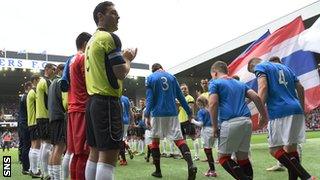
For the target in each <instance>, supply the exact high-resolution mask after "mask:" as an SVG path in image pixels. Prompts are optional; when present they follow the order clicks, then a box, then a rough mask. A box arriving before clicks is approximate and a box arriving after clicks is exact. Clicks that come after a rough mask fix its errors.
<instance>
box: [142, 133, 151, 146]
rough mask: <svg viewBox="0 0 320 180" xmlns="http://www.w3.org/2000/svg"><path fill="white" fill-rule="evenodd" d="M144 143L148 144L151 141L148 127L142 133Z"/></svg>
mask: <svg viewBox="0 0 320 180" xmlns="http://www.w3.org/2000/svg"><path fill="white" fill-rule="evenodd" d="M144 143H145V144H146V145H149V144H151V143H152V137H151V131H150V130H148V129H147V130H146V131H145V134H144Z"/></svg>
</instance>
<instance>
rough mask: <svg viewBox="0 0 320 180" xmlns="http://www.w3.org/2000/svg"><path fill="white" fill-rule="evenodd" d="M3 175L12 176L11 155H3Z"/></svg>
mask: <svg viewBox="0 0 320 180" xmlns="http://www.w3.org/2000/svg"><path fill="white" fill-rule="evenodd" d="M2 173H3V177H11V156H3V171H2Z"/></svg>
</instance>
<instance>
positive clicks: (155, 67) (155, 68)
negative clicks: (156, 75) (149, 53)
mask: <svg viewBox="0 0 320 180" xmlns="http://www.w3.org/2000/svg"><path fill="white" fill-rule="evenodd" d="M159 69H163V68H162V66H161V64H159V63H154V64H153V65H152V68H151V70H152V72H156V71H158V70H159Z"/></svg>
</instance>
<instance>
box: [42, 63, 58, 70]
mask: <svg viewBox="0 0 320 180" xmlns="http://www.w3.org/2000/svg"><path fill="white" fill-rule="evenodd" d="M55 67H56V65H54V64H52V63H47V64H46V66H45V67H44V69H49V68H55Z"/></svg>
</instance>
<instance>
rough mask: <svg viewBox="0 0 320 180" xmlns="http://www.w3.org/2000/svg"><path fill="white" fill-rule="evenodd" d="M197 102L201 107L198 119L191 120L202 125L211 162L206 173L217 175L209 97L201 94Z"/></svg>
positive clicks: (204, 142) (203, 140) (202, 134)
mask: <svg viewBox="0 0 320 180" xmlns="http://www.w3.org/2000/svg"><path fill="white" fill-rule="evenodd" d="M196 103H197V106H198V107H199V111H198V113H197V118H196V121H194V120H192V121H191V122H192V123H194V124H195V125H197V126H200V127H202V130H201V138H202V142H203V147H204V153H205V154H206V156H207V159H208V164H209V170H208V171H207V172H206V173H205V174H204V175H205V176H208V177H217V173H216V172H215V167H214V159H213V156H212V147H213V146H214V141H215V138H214V137H213V129H212V123H211V117H210V114H209V110H208V99H207V97H205V96H199V97H198V98H197V101H196Z"/></svg>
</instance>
